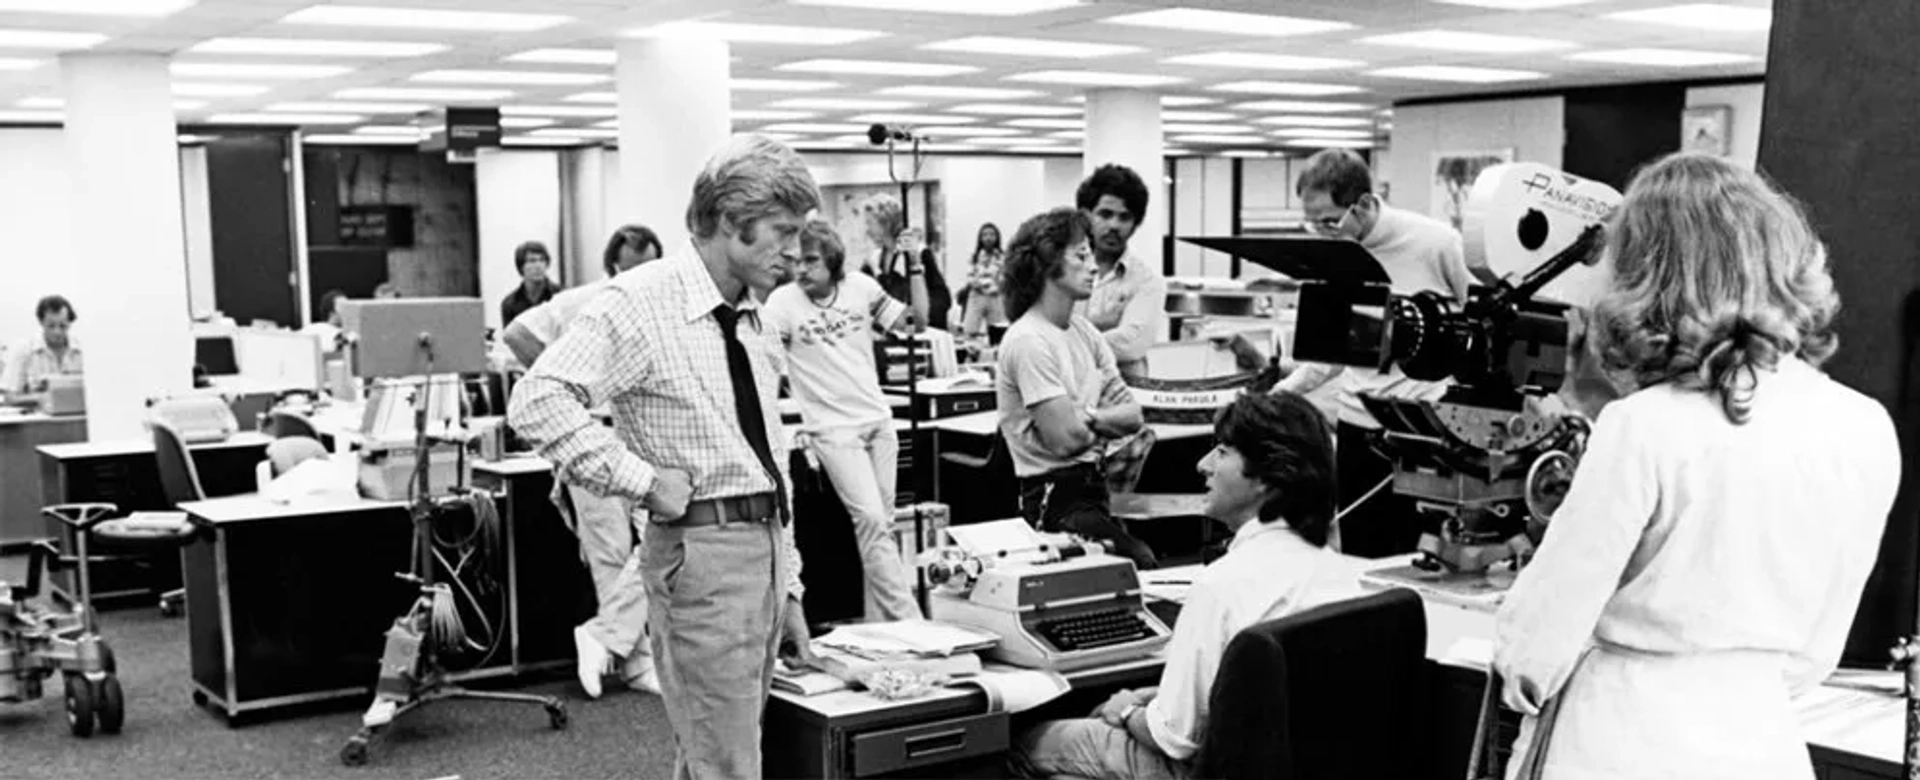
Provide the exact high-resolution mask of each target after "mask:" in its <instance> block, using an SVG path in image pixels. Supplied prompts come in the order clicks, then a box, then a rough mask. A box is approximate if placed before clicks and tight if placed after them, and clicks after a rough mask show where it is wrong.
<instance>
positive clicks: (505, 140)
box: [500, 135, 589, 148]
mask: <svg viewBox="0 0 1920 780" xmlns="http://www.w3.org/2000/svg"><path fill="white" fill-rule="evenodd" d="M584 143H589V141H588V140H587V139H585V138H529V137H527V136H524V135H504V136H501V137H500V145H501V146H538V147H545V148H551V147H555V146H579V145H581V144H584Z"/></svg>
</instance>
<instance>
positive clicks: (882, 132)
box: [867, 124, 920, 146]
mask: <svg viewBox="0 0 1920 780" xmlns="http://www.w3.org/2000/svg"><path fill="white" fill-rule="evenodd" d="M918 140H920V137H919V136H916V135H914V134H913V129H912V128H908V127H903V126H900V125H879V124H876V125H873V126H871V127H868V128H867V141H868V142H869V143H872V144H873V145H874V146H880V145H882V144H885V143H886V142H888V141H899V142H901V143H910V142H913V141H918Z"/></svg>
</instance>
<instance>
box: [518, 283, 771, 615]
mask: <svg viewBox="0 0 1920 780" xmlns="http://www.w3.org/2000/svg"><path fill="white" fill-rule="evenodd" d="M722 303H724V301H723V299H722V298H721V296H720V288H719V286H718V285H716V284H714V281H713V277H712V276H711V275H710V274H709V273H708V272H707V269H706V266H705V265H703V264H702V263H701V262H700V258H699V257H698V256H696V255H692V254H687V255H683V256H678V257H673V258H668V259H665V260H660V261H656V262H652V263H648V264H646V265H643V266H641V267H639V268H635V269H633V270H632V271H629V272H627V273H623V274H621V275H619V276H617V277H615V278H614V279H613V280H611V281H609V282H607V283H606V286H605V288H604V289H603V290H602V291H601V292H599V293H596V294H595V295H594V296H593V298H592V300H590V301H588V302H587V303H586V305H585V306H583V307H582V308H581V309H580V314H579V315H578V316H577V317H575V318H574V319H573V320H572V321H571V322H569V323H567V326H566V333H565V334H564V335H562V336H561V337H560V339H559V340H558V341H556V342H554V343H553V344H551V345H549V346H548V347H547V349H546V351H544V352H542V353H541V355H540V359H539V360H537V361H534V365H533V367H532V368H531V369H530V370H529V371H528V372H527V375H526V377H525V378H524V379H522V380H520V383H519V385H517V386H516V387H515V388H514V392H513V400H512V402H511V404H510V406H509V409H508V418H509V420H510V422H511V423H512V425H513V428H514V431H515V432H516V433H518V434H520V435H522V436H524V437H526V438H527V439H528V440H530V441H533V442H536V443H538V444H539V447H540V454H541V455H543V456H545V457H546V458H547V459H548V460H550V461H552V462H553V465H554V470H555V473H556V474H557V475H559V476H562V477H564V478H565V479H566V480H568V481H569V482H572V483H573V484H576V485H579V486H581V487H584V488H586V489H588V490H590V491H592V492H594V493H598V494H602V495H613V496H620V497H623V498H626V499H628V500H630V501H632V502H634V503H635V504H636V505H639V504H641V502H643V501H644V500H645V498H646V496H647V493H648V491H650V490H651V489H652V488H653V478H654V473H655V470H656V469H660V468H675V469H680V470H682V471H685V472H687V473H688V475H690V476H691V477H692V480H693V499H692V500H694V501H704V500H707V499H714V498H730V497H735V496H746V495H753V494H755V493H770V492H772V491H773V490H774V482H773V479H772V478H771V477H770V476H769V475H768V474H767V472H766V469H764V468H762V467H761V465H760V459H759V458H758V457H756V456H755V455H754V453H753V447H752V445H749V444H748V443H747V437H746V434H744V433H742V432H741V428H740V421H739V419H738V415H737V413H736V412H735V407H734V402H733V383H732V380H731V379H730V378H729V374H728V373H727V348H726V342H725V339H724V337H723V336H722V335H721V333H720V325H719V323H718V322H716V321H715V320H714V318H713V309H714V307H716V306H719V305H721V304H722ZM734 305H735V307H736V308H738V309H739V310H740V311H741V313H742V314H743V315H745V316H744V322H745V323H746V324H747V325H748V327H744V328H742V329H741V331H740V340H741V342H742V343H744V344H745V345H746V347H747V356H748V359H749V361H750V362H751V363H752V365H753V376H754V385H755V387H756V388H757V389H758V390H759V392H760V408H761V410H762V413H763V416H764V417H765V418H766V427H767V431H768V434H769V436H770V437H771V438H772V446H773V451H774V453H776V457H775V458H774V461H775V463H776V464H777V465H778V467H779V468H780V470H781V472H782V474H781V480H782V482H784V483H785V484H792V480H791V479H789V478H787V475H786V473H785V472H786V470H787V462H786V461H785V460H784V459H783V458H782V457H780V456H784V455H785V454H786V452H787V451H788V448H787V442H786V434H785V431H784V429H783V428H782V427H781V425H780V412H779V409H778V407H777V405H776V403H775V400H776V396H777V395H778V393H779V384H780V369H781V366H780V363H779V361H781V360H782V359H783V357H782V354H781V347H780V341H779V338H778V337H777V336H776V335H775V334H774V332H773V328H771V327H768V326H766V325H764V324H762V323H761V322H760V317H759V304H758V303H757V302H755V301H754V299H753V296H752V295H750V294H742V295H741V299H740V300H739V301H738V302H736V303H735V304H734ZM601 404H605V405H606V406H607V408H609V409H611V410H612V412H613V420H614V426H613V429H612V430H608V428H607V427H606V426H604V425H601V424H600V423H598V422H596V421H595V420H594V419H593V417H592V416H591V415H590V414H588V412H587V410H588V409H591V408H594V407H596V406H599V405H601ZM781 539H782V542H781V546H782V547H783V549H782V555H783V556H784V557H785V558H786V561H787V567H786V569H787V582H786V591H787V593H789V594H791V595H793V596H795V597H798V596H800V595H801V594H802V592H803V588H802V586H801V585H800V554H799V552H798V551H797V550H796V548H795V547H794V544H793V528H792V526H791V524H789V525H787V526H786V528H785V529H784V530H783V532H782V535H781Z"/></svg>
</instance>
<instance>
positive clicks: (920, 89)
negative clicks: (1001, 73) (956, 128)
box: [874, 84, 1040, 100]
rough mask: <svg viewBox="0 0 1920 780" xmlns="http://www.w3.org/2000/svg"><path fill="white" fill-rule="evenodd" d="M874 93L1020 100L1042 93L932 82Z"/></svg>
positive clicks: (948, 98)
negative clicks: (955, 85) (938, 84)
mask: <svg viewBox="0 0 1920 780" xmlns="http://www.w3.org/2000/svg"><path fill="white" fill-rule="evenodd" d="M874 94H877V95H898V96H900V97H917V98H931V99H934V100H1019V99H1020V98H1029V97H1033V96H1035V95H1038V94H1040V93H1039V92H1037V91H1035V90H1031V89H996V88H994V87H942V86H937V85H931V84H924V85H923V84H914V85H908V86H904V87H887V88H886V89H882V90H880V91H879V92H876V93H874Z"/></svg>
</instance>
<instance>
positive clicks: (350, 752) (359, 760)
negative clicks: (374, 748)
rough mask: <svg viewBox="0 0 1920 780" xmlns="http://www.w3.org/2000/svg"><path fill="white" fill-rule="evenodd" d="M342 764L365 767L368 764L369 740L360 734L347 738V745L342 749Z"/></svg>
mask: <svg viewBox="0 0 1920 780" xmlns="http://www.w3.org/2000/svg"><path fill="white" fill-rule="evenodd" d="M340 763H342V764H345V765H347V766H365V765H366V763H367V738H366V737H363V736H360V735H358V734H355V735H353V736H352V737H349V738H347V744H345V745H343V746H341V748H340Z"/></svg>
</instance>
